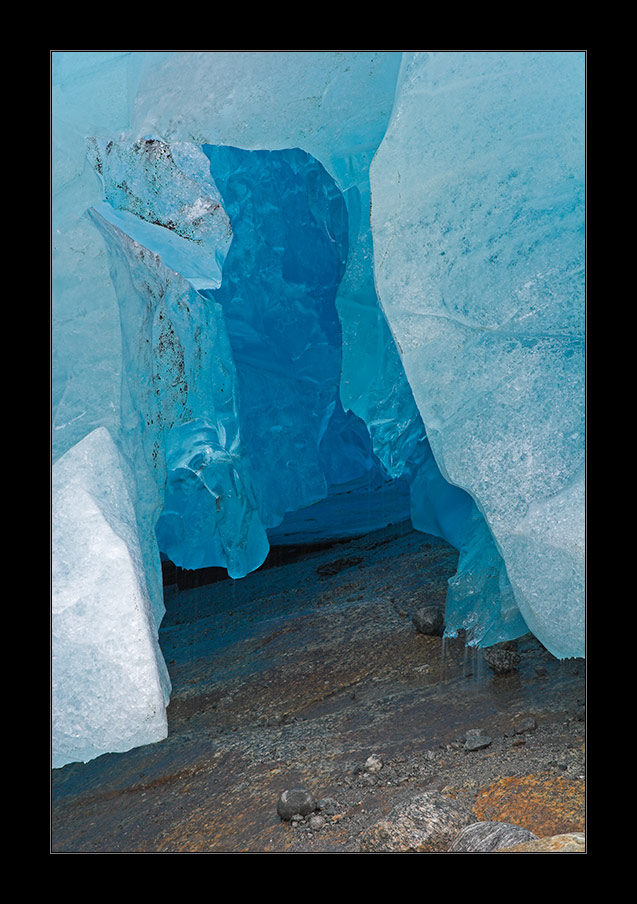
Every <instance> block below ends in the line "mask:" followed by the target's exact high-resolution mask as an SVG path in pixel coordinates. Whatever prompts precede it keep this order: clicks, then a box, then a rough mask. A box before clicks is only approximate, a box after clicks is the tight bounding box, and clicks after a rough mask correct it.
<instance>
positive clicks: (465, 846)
mask: <svg viewBox="0 0 637 904" xmlns="http://www.w3.org/2000/svg"><path fill="white" fill-rule="evenodd" d="M535 839H537V835H534V834H533V832H529V830H528V829H524V828H522V827H521V826H514V825H511V824H510V823H508V822H475V823H473V824H472V825H469V826H467V827H466V828H464V829H463V830H462V831H461V832H460V834H459V835H457V836H456V838H455V839H454V841H453V843H452V844H451V846H450V847H449V851H448V852H449V853H450V854H452V853H453V854H488V853H491V852H492V851H497V850H499V849H500V848H505V847H511V846H512V845H514V844H521V843H522V842H523V841H533V840H535Z"/></svg>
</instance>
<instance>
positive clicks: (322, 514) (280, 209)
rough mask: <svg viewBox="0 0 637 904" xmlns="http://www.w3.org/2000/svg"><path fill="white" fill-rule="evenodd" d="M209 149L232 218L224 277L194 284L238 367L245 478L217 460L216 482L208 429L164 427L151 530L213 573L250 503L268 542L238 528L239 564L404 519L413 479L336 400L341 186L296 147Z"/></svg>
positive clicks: (170, 553) (168, 556) (169, 559)
mask: <svg viewBox="0 0 637 904" xmlns="http://www.w3.org/2000/svg"><path fill="white" fill-rule="evenodd" d="M203 150H204V153H205V154H206V156H207V158H208V159H209V161H210V171H211V175H212V177H213V179H214V181H215V183H216V185H217V188H218V189H219V192H220V194H221V196H222V199H223V206H224V208H225V210H226V213H227V214H228V217H229V219H230V223H231V226H232V241H231V244H230V247H229V251H228V254H227V257H226V259H225V262H224V264H223V277H222V281H221V285H220V287H219V288H218V289H215V290H213V289H203V290H200V295H202V296H203V297H204V298H205V299H206V300H207V301H209V302H210V303H212V304H216V305H219V306H220V308H221V310H222V311H223V320H224V322H225V325H226V329H227V335H228V340H229V344H230V348H231V353H232V359H233V366H234V368H235V370H236V395H237V412H238V421H239V429H238V434H239V436H240V448H241V455H240V461H241V475H240V477H241V488H240V489H239V488H238V487H237V485H236V480H233V475H232V474H231V473H229V472H228V471H227V470H225V471H224V470H223V468H221V469H220V468H219V467H217V469H216V471H215V477H214V478H213V481H211V479H210V476H211V473H212V471H211V469H210V468H208V469H206V467H205V464H206V461H207V460H209V459H210V456H211V454H212V455H213V457H214V450H213V452H212V453H211V451H210V450H211V441H210V438H209V437H208V438H207V439H203V438H202V437H201V436H199V437H198V439H197V441H195V442H194V444H193V442H192V434H190V443H191V445H190V447H189V448H188V449H184V447H183V444H182V443H181V441H180V439H179V436H178V431H176V432H173V435H171V434H169V435H168V436H167V437H166V440H165V442H166V450H167V468H168V470H167V483H166V492H165V504H164V510H163V512H162V514H161V516H160V518H159V520H158V522H157V526H156V535H157V539H158V544H159V548H160V551H161V554H162V558H163V560H164V564H165V566H167V567H168V568H171V567H172V566H177V568H178V569H180V570H186V571H194V570H197V571H199V572H200V573H201V574H202V575H203V573H204V570H206V571H207V572H208V573H209V574H211V575H214V574H216V576H217V577H219V576H220V572H221V569H222V568H223V567H224V566H226V564H227V558H228V557H227V549H226V545H227V537H228V535H229V533H230V532H232V531H233V530H234V533H235V535H236V536H238V535H240V534H241V527H240V522H241V521H242V519H243V521H245V518H246V508H252V509H254V510H255V511H256V513H257V514H258V518H259V519H260V521H261V523H262V524H263V527H264V529H265V534H266V535H267V542H266V543H264V538H263V534H262V533H260V532H259V531H256V530H254V529H253V530H251V531H246V532H244V536H245V544H246V546H247V549H246V550H245V551H244V553H245V555H244V556H243V557H242V561H243V562H245V563H246V564H245V566H244V568H243V570H244V571H248V570H253V569H254V568H255V567H258V566H259V565H260V564H261V563H262V562H263V561H264V559H265V557H266V556H267V555H268V550H269V548H272V547H291V546H295V547H296V546H299V545H304V544H316V543H324V542H328V541H331V540H336V539H343V538H348V537H353V536H360V535H362V534H364V533H367V532H369V531H372V530H376V529H378V528H381V527H384V526H386V525H388V524H390V523H398V522H402V521H406V520H407V519H409V517H410V498H409V483H408V481H407V480H406V479H404V478H402V477H398V478H396V477H392V476H391V475H389V474H388V473H387V472H386V471H385V469H384V468H383V467H382V465H381V463H380V461H379V459H378V458H377V457H376V455H375V454H374V451H373V448H372V442H371V439H370V435H369V432H368V429H367V426H366V425H365V423H364V421H363V420H362V419H361V418H359V417H357V416H356V415H355V414H353V413H352V412H351V411H349V410H348V411H345V410H344V408H343V405H342V403H341V398H340V393H339V384H340V379H341V364H342V328H341V323H340V320H339V316H338V313H337V307H336V296H337V292H338V289H339V285H340V283H341V280H342V278H343V274H344V273H345V269H346V266H347V260H348V250H349V234H348V225H349V218H348V210H347V206H346V202H345V199H344V196H343V194H342V192H341V191H340V190H339V188H338V186H337V185H336V183H335V182H334V180H333V179H332V178H331V177H330V175H329V174H328V173H327V171H326V170H325V169H324V167H323V166H322V165H321V164H320V163H319V162H318V161H317V160H316V159H314V158H313V157H311V156H310V155H309V154H307V153H306V152H304V151H302V150H299V149H286V150H280V151H259V150H257V151H247V150H242V149H238V148H234V147H227V146H214V147H213V146H204V148H203ZM371 377H372V375H371V374H370V379H371ZM212 445H214V443H213V444H212ZM204 448H205V453H204V452H202V449H204ZM204 459H206V461H204ZM220 475H221V476H220ZM237 496H241V497H242V498H241V499H238V498H237ZM229 500H232V501H231V502H229ZM233 519H235V521H236V523H235V524H234V525H233V524H232V523H227V522H228V520H230V521H232V520H233ZM222 520H224V521H225V523H223V524H221V523H220V522H221V521H222ZM221 573H223V572H221ZM232 576H241V573H240V572H238V573H236V572H235V574H234V575H232Z"/></svg>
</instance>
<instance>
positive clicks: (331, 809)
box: [316, 797, 338, 816]
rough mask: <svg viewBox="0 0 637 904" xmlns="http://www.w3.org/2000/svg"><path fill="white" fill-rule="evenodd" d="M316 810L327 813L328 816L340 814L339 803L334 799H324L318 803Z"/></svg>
mask: <svg viewBox="0 0 637 904" xmlns="http://www.w3.org/2000/svg"><path fill="white" fill-rule="evenodd" d="M316 809H317V810H320V811H321V812H322V813H325V815H326V816H335V815H336V813H338V801H336V800H334V798H333V797H324V798H322V799H321V800H319V801H318V803H317V804H316Z"/></svg>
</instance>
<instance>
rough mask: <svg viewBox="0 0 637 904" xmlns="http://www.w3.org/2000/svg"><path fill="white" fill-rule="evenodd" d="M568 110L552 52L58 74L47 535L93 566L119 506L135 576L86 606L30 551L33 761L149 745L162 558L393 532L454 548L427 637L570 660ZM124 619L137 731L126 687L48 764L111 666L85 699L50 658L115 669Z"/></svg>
mask: <svg viewBox="0 0 637 904" xmlns="http://www.w3.org/2000/svg"><path fill="white" fill-rule="evenodd" d="M583 86H584V73H583V55H582V54H580V53H576V52H570V51H569V52H565V53H560V52H555V51H547V52H539V53H535V52H529V51H522V52H509V51H500V52H498V51H496V52H464V51H459V52H455V51H454V52H439V53H431V54H429V53H404V54H403V53H398V52H363V51H353V52H331V51H325V52H324V51H317V52H303V51H282V52H254V51H246V52H231V51H227V52H226V51H220V52H219V51H215V52H211V51H202V52H190V51H177V52H174V51H141V52H124V51H122V52H120V51H114V52H107V51H96V52H81V51H70V52H54V53H53V54H52V84H51V87H52V177H53V195H52V202H53V210H52V227H53V232H52V244H53V248H52V251H53V266H52V293H53V304H52V401H53V420H52V426H53V439H52V442H53V459H54V475H56V476H54V492H53V512H54V523H55V522H56V519H58V518H62V519H63V520H64V519H66V521H67V523H66V526H65V529H64V530H65V531H67V534H68V537H71V536H73V535H74V532H75V531H76V530H77V531H79V532H81V531H82V530H83V528H82V519H83V518H84V517H87V514H86V512H87V510H88V503H80V499H85V500H91V505H92V506H95V508H96V510H98V511H100V512H102V513H103V514H102V515H101V516H100V517H101V519H102V521H103V524H102V526H101V527H100V531H99V536H100V537H103V538H104V539H103V545H104V554H105V563H104V564H105V565H106V562H107V559H108V557H109V556H111V550H112V549H113V548H114V547H115V546H116V544H115V542H114V541H113V539H112V537H111V534H110V533H109V530H112V529H113V528H112V524H113V523H114V522H113V517H112V515H111V508H117V509H118V510H119V516H118V517H119V521H118V527H117V528H116V530H118V531H120V533H119V534H118V536H120V535H122V534H123V535H125V538H126V542H125V544H124V546H121V547H118V556H119V557H121V559H122V561H123V562H128V563H129V564H127V565H126V567H122V570H121V576H122V581H121V583H120V585H119V587H118V594H119V597H121V598H118V600H117V603H115V602H113V603H111V602H110V601H109V598H108V594H106V593H105V588H108V587H112V583H111V584H109V583H108V581H106V579H105V578H104V571H103V569H101V570H100V569H96V570H95V571H94V572H92V571H91V569H90V568H89V569H87V568H86V567H85V564H86V563H85V562H83V560H82V558H81V555H80V550H79V549H78V556H77V562H71V561H69V560H68V557H69V556H70V557H71V558H72V554H71V550H72V549H73V544H72V543H70V544H69V543H67V541H66V540H64V541H63V542H61V546H59V545H58V542H57V540H55V537H54V540H55V542H54V550H53V552H54V560H55V559H56V558H57V556H58V555H60V553H59V552H58V549H59V548H60V549H64V550H65V551H64V553H62V554H61V555H62V558H63V559H64V561H65V565H64V569H63V570H62V571H60V568H58V566H57V565H55V564H54V576H55V578H54V588H53V589H54V606H56V607H60V611H61V612H64V611H67V608H68V612H69V615H71V614H72V619H71V620H70V621H68V620H67V621H65V620H64V618H63V617H62V616H61V615H60V616H58V615H57V609H55V610H54V621H53V625H54V631H53V655H54V661H55V662H56V663H57V665H56V672H55V675H56V690H55V701H54V702H55V708H54V723H55V726H56V728H55V729H54V762H55V764H56V765H59V764H60V763H61V762H62V761H64V762H70V761H72V760H73V759H89V758H91V757H92V756H97V755H99V753H101V752H106V751H107V750H119V749H125V746H124V745H126V744H129V740H130V739H132V741H131V743H130V746H133V745H134V744H137V743H148V742H150V741H151V740H155V739H157V738H158V737H160V736H161V731H162V730H164V731H165V727H164V728H163V729H162V728H161V726H160V723H161V720H162V718H165V716H164V715H163V712H162V706H163V704H162V703H161V700H164V701H165V700H166V699H167V694H168V688H169V684H168V683H167V675H166V674H165V666H164V665H163V660H162V659H161V653H160V652H159V648H158V644H157V630H158V626H159V624H160V623H161V619H162V616H163V612H164V609H163V599H162V587H161V568H160V562H159V550H160V549H161V551H162V552H163V553H164V554H166V555H168V556H169V557H170V558H171V559H172V560H173V561H174V562H176V563H178V564H181V565H182V566H183V567H186V568H196V567H203V566H205V565H211V564H214V565H223V566H224V567H225V568H227V569H228V573H229V574H230V575H231V576H232V577H241V576H242V575H244V574H246V573H247V572H248V571H250V570H253V569H254V568H257V567H258V566H259V565H260V564H261V563H262V562H263V560H264V558H265V556H266V555H267V553H268V549H269V547H270V544H271V543H287V542H309V541H311V540H316V539H325V538H326V537H337V536H350V535H353V534H355V533H357V532H360V531H362V530H366V529H375V528H377V527H378V526H382V524H383V523H387V519H389V520H391V521H399V520H403V519H405V518H407V517H411V519H412V523H413V524H414V526H416V527H417V528H419V529H420V530H423V531H425V532H428V533H434V534H436V535H439V536H442V537H444V538H445V539H447V540H448V541H449V542H451V543H452V544H453V545H455V546H456V547H457V548H458V550H459V552H460V558H459V565H458V573H457V574H456V576H455V577H454V578H453V579H452V580H451V581H450V586H449V593H448V600H447V631H448V632H449V633H452V634H456V633H460V632H464V634H465V636H466V639H467V641H468V642H469V643H473V644H480V645H488V644H491V643H495V642H496V641H498V640H502V639H508V638H512V637H516V636H519V635H520V634H522V633H524V632H525V631H526V630H528V629H529V628H530V629H531V630H532V631H533V632H534V633H535V634H536V635H537V636H538V637H539V638H540V640H542V642H543V643H545V645H546V646H547V647H548V648H549V649H550V650H551V652H553V653H554V654H555V655H557V656H560V657H562V656H573V655H583V649H584V648H583V642H584V637H583V611H584V601H583V561H584V538H583V523H584V519H583V505H584V468H583V463H584V459H583V454H584V453H583V448H584V447H583V439H584V427H583V414H584V411H583V401H584V393H583V382H582V381H583V313H582V299H583V96H584V90H583ZM87 443H88V444H91V448H92V449H93V450H94V451H93V452H92V453H91V455H90V456H89V458H90V459H93V460H94V466H95V468H96V469H97V470H98V471H99V473H100V474H103V475H104V480H103V483H104V486H105V487H106V486H108V487H109V488H110V493H111V496H110V497H109V499H110V502H113V500H114V499H115V498H119V496H121V504H118V506H114V505H113V506H111V508H109V506H107V505H106V503H105V501H104V497H103V495H101V494H100V492H99V487H98V483H99V482H96V481H95V479H94V475H93V476H91V471H90V468H88V465H87V464H86V462H87V456H86V448H87V446H86V444H87ZM74 462H83V463H84V464H83V465H82V467H79V466H78V475H77V478H78V480H79V481H80V484H81V485H82V491H81V493H80V492H78V497H77V498H78V511H77V512H73V504H72V502H71V501H70V497H69V495H68V493H67V491H66V489H65V484H64V481H65V480H66V479H67V478H68V479H69V480H70V479H71V474H72V471H73V469H74V468H75V467H76V464H74ZM61 473H64V474H65V475H66V476H65V477H64V479H61V478H59V477H58V476H57V475H59V474H61ZM372 495H373V498H375V499H377V500H378V505H377V506H376V507H375V508H373V507H370V505H369V499H370V498H371V496H372ZM363 500H365V503H364V504H363ZM109 505H110V503H109ZM104 513H105V514H104ZM71 516H72V517H71ZM121 523H125V524H126V525H127V527H126V529H125V530H120V527H119V525H120V524H121ZM72 524H74V525H76V526H72ZM67 534H65V533H64V531H62V532H61V534H60V536H62V535H64V536H67ZM96 536H97V534H96ZM65 557H67V558H66V559H65ZM108 561H111V562H112V557H111V558H110V559H108ZM131 563H133V564H131ZM116 570H117V569H116ZM62 573H64V574H65V575H66V577H65V578H64V579H63V580H61V579H60V580H58V576H59V575H60V574H62ZM91 574H93V575H94V577H93V580H94V583H95V586H94V587H93V588H92V589H91V587H90V586H89V582H90V576H91ZM71 576H73V577H71ZM75 582H77V585H78V587H77V592H79V591H80V589H81V592H82V594H83V595H84V598H83V603H82V604H81V605H78V604H76V603H75V602H74V600H75V597H74V596H73V594H74V592H75V591H74V590H73V587H72V584H73V583H75ZM55 585H57V586H55ZM139 587H141V588H143V591H139V589H138V588H139ZM140 592H143V595H144V601H145V602H144V607H145V609H144V611H147V612H148V613H149V614H148V617H147V619H146V629H145V631H146V633H145V635H144V636H145V638H146V639H145V641H144V643H143V644H142V643H140V644H139V645H138V647H137V648H136V651H135V653H134V654H132V659H131V662H133V663H134V667H133V669H132V673H131V676H130V678H129V679H127V680H130V681H133V682H134V681H136V680H137V677H138V674H141V673H142V672H143V671H144V670H146V671H147V672H148V674H149V675H151V674H152V675H155V676H157V675H159V678H158V679H157V678H156V677H155V678H153V679H152V680H151V679H150V678H149V683H148V691H149V693H151V688H154V690H153V691H152V694H151V696H152V695H154V696H153V700H154V703H153V706H155V707H156V710H157V715H158V722H157V725H155V724H154V723H152V724H151V723H150V722H148V721H147V720H146V721H145V719H146V715H147V712H146V710H144V707H145V706H146V703H145V702H144V701H146V697H145V696H144V693H143V692H141V691H140V692H139V699H138V701H137V704H138V705H137V704H136V705H137V708H135V705H133V706H131V707H130V708H128V709H125V710H124V712H123V714H122V719H123V721H124V722H126V724H121V725H120V726H119V728H118V730H117V732H118V734H119V738H120V740H118V739H117V738H112V737H107V736H106V735H105V734H104V733H103V732H101V729H100V727H99V726H98V725H95V726H93V727H88V728H86V730H83V732H84V733H83V734H82V731H76V734H75V741H73V740H72V736H73V728H72V726H73V725H74V723H75V722H77V718H79V717H78V713H80V714H82V713H87V712H89V711H91V710H92V708H94V706H95V707H97V710H98V711H99V710H100V709H101V704H99V703H98V702H97V701H99V700H100V699H101V697H100V692H99V691H98V685H99V681H101V680H102V678H104V677H105V676H107V675H108V674H109V669H111V670H112V671H114V670H116V669H117V668H118V665H117V663H118V662H119V660H118V659H117V656H118V654H117V652H116V648H115V647H113V663H112V664H110V665H109V661H108V657H109V655H110V652H109V650H110V648H108V649H107V648H104V649H101V650H100V651H99V653H98V654H97V655H96V661H100V663H101V665H100V679H99V681H98V679H97V678H96V674H93V673H91V674H90V675H89V674H87V675H86V680H84V679H83V678H82V675H83V674H84V673H83V671H82V669H83V667H84V657H85V648H84V647H83V646H82V645H80V646H76V645H74V643H71V642H69V634H68V632H69V631H71V632H79V634H84V635H85V636H92V627H91V626H92V625H93V626H96V625H99V624H100V619H111V620H112V621H111V624H112V626H113V631H114V632H115V633H117V632H120V633H121V634H122V635H123V636H122V638H121V645H122V648H124V647H126V645H127V644H129V643H132V639H131V638H129V637H128V636H127V634H128V631H129V628H127V627H126V622H127V616H126V615H125V611H124V610H125V607H126V606H128V607H129V608H130V609H131V610H135V611H137V610H136V609H135V607H136V605H137V604H136V600H137V599H138V594H139V593H140ZM62 598H63V599H64V600H67V601H69V602H68V603H67V602H64V603H60V602H59V600H60V599H62ZM89 599H92V600H93V603H92V604H91V605H88V604H87V600H89ZM82 612H83V613H84V614H82V615H80V613H82ZM58 626H59V629H58ZM153 682H154V683H153ZM157 688H160V690H157ZM104 705H105V707H106V709H105V710H104V712H106V711H107V707H108V703H106V702H105V704H104ZM87 724H88V723H87ZM57 726H59V729H58V728H57ZM58 739H59V740H58ZM118 745H119V746H118ZM58 750H59V752H58Z"/></svg>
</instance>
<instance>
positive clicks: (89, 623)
mask: <svg viewBox="0 0 637 904" xmlns="http://www.w3.org/2000/svg"><path fill="white" fill-rule="evenodd" d="M130 491H131V477H130V474H129V473H128V469H127V468H126V466H125V465H124V463H123V462H122V460H121V457H120V455H119V452H118V451H117V448H116V446H115V444H114V442H113V440H112V438H111V436H110V434H109V432H108V431H107V430H106V429H105V428H104V427H100V428H98V429H97V430H94V431H93V432H92V433H90V434H89V435H88V436H87V437H85V438H84V439H83V440H82V441H81V442H80V443H78V444H77V445H76V446H74V447H73V449H71V450H69V452H67V453H66V454H65V455H63V456H62V457H61V458H60V459H59V460H58V461H57V462H56V463H55V465H54V467H53V498H54V505H53V514H52V541H53V571H52V582H53V618H52V706H53V731H52V735H53V737H52V743H53V766H54V767H59V766H63V765H64V764H65V763H69V762H74V761H76V760H83V761H87V760H90V759H93V758H94V757H96V756H99V755H100V754H102V753H107V752H108V751H123V750H129V749H130V748H131V747H137V746H139V745H140V744H149V743H152V742H154V741H159V740H161V739H162V738H164V737H166V734H167V726H166V714H165V705H166V703H167V702H168V694H169V691H170V682H169V679H168V675H167V672H166V670H165V665H164V660H163V658H162V655H161V653H160V651H159V646H158V643H157V624H156V622H155V619H154V615H153V612H152V607H151V600H150V593H149V590H148V586H147V582H146V570H147V569H146V567H145V562H144V557H143V554H142V550H141V544H140V542H139V537H138V533H137V521H136V516H135V507H134V505H133V500H132V498H131V492H130Z"/></svg>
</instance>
